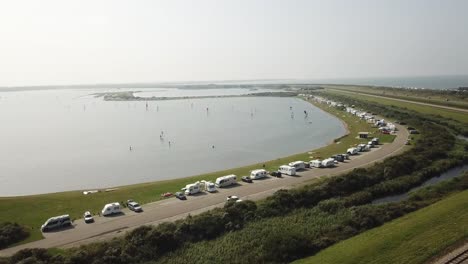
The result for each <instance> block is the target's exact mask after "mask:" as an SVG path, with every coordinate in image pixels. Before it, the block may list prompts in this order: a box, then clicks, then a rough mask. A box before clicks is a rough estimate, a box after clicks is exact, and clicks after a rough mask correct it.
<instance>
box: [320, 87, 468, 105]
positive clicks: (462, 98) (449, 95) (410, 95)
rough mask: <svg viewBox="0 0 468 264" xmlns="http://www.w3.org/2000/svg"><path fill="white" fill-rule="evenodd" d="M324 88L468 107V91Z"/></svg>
mask: <svg viewBox="0 0 468 264" xmlns="http://www.w3.org/2000/svg"><path fill="white" fill-rule="evenodd" d="M325 87H326V88H331V89H336V90H342V91H349V92H359V93H365V94H370V95H378V96H385V97H389V98H395V99H403V100H410V101H415V102H421V103H428V104H435V105H441V106H449V107H457V108H463V109H468V93H467V92H466V91H461V90H431V89H424V90H422V89H404V88H391V87H372V86H356V85H326V86H325Z"/></svg>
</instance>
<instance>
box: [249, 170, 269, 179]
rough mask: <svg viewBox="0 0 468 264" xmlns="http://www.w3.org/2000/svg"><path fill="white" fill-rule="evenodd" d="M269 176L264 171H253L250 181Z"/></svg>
mask: <svg viewBox="0 0 468 264" xmlns="http://www.w3.org/2000/svg"><path fill="white" fill-rule="evenodd" d="M267 175H268V172H267V171H266V170H264V169H259V170H253V171H251V172H250V179H252V180H258V179H262V178H265V177H266V176H267Z"/></svg>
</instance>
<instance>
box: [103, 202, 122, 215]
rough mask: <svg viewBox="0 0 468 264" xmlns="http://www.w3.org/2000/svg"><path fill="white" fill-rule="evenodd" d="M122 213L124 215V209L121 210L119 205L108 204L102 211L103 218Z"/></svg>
mask: <svg viewBox="0 0 468 264" xmlns="http://www.w3.org/2000/svg"><path fill="white" fill-rule="evenodd" d="M120 213H122V209H121V208H120V204H119V203H109V204H106V205H104V208H102V211H101V214H102V216H107V215H112V214H120Z"/></svg>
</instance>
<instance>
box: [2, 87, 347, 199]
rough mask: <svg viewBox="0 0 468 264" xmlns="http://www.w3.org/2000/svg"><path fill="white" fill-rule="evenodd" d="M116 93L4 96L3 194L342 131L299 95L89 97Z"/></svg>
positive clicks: (134, 179) (156, 170)
mask: <svg viewBox="0 0 468 264" xmlns="http://www.w3.org/2000/svg"><path fill="white" fill-rule="evenodd" d="M115 90H117V89H94V90H93V89H79V90H44V91H22V92H2V93H0V124H1V130H0V160H1V163H0V172H1V173H0V182H1V183H2V184H1V185H0V196H13V195H26V194H37V193H48V192H57V191H66V190H77V189H93V188H103V187H111V186H119V185H126V184H133V183H140V182H148V181H156V180H162V179H171V178H178V177H185V176H190V175H196V174H201V173H206V172H212V171H216V170H222V169H228V168H234V167H238V166H242V165H248V164H252V163H255V162H261V161H266V160H272V159H275V158H278V157H283V156H287V155H291V154H295V153H299V152H305V151H308V150H310V149H313V148H317V147H321V146H324V145H326V144H327V143H328V142H330V141H331V140H333V139H334V138H337V137H339V136H342V135H343V134H344V133H345V129H344V127H343V125H342V124H341V122H340V120H338V119H337V118H335V117H333V116H330V115H329V114H326V113H324V112H323V111H321V110H319V109H318V108H316V107H314V106H313V105H311V104H309V103H307V102H305V101H303V100H300V99H296V98H276V97H240V98H210V99H190V100H170V101H150V102H148V107H146V102H143V101H137V102H135V101H133V102H111V101H103V100H102V98H95V97H93V96H90V94H93V93H96V92H103V91H115ZM124 90H129V89H124ZM135 90H142V89H135ZM172 92H173V91H172ZM200 92H202V93H203V92H206V91H200ZM259 92H261V90H259ZM221 95H222V94H221ZM290 107H292V110H290ZM207 108H208V110H207ZM304 110H306V111H307V112H308V116H307V117H305V115H304ZM162 131H163V133H164V135H163V137H162V138H160V135H161V133H162ZM169 141H170V142H171V144H170V145H169ZM130 147H131V150H130Z"/></svg>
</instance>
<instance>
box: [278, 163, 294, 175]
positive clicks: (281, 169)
mask: <svg viewBox="0 0 468 264" xmlns="http://www.w3.org/2000/svg"><path fill="white" fill-rule="evenodd" d="M278 171H279V172H281V173H282V174H286V175H290V176H294V175H296V168H294V167H291V166H288V165H281V166H280V167H279V169H278Z"/></svg>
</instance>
